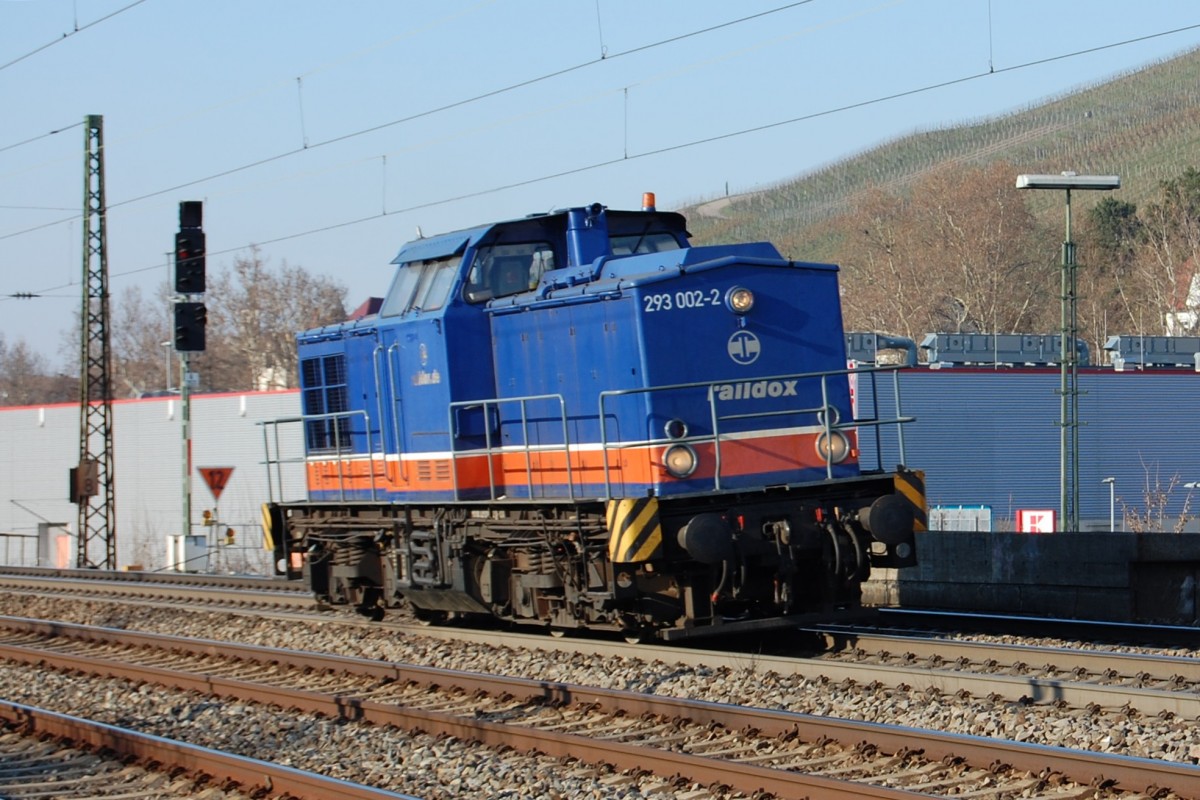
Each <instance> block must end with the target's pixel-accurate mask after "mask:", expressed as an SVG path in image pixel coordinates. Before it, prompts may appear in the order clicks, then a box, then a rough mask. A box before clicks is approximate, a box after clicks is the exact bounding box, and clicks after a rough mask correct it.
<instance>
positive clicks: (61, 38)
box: [0, 0, 146, 71]
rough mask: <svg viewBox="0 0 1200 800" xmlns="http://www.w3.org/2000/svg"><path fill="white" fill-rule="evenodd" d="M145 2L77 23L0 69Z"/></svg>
mask: <svg viewBox="0 0 1200 800" xmlns="http://www.w3.org/2000/svg"><path fill="white" fill-rule="evenodd" d="M144 2H146V0H135V1H134V2H132V3H130V4H129V5H127V6H125V7H124V8H118V9H117V10H116V11H114V12H112V13H111V14H105V15H104V16H103V17H100V18H99V19H95V20H92V21H91V22H89V23H88V24H86V25H84V26H82V27H80V26H79V25H76V26H75V30H72V31H67V32H66V33H64V34H63V35H62V36H60V37H59V38H57V39H54V40H53V41H49V42H46V43H45V44H44V45H42V46H41V47H36V48H34V49H33V50H30V51H29V52H28V53H26V54H25V55H23V56H17V57H16V58H14V59H13V60H12V61H9V62H8V63H7V64H0V71H3V70H6V69H8V68H9V67H11V66H12V65H13V64H19V63H21V62H22V61H24V60H25V59H27V58H29V57H31V56H35V55H37V54H38V53H40V52H42V51H43V50H46V49H48V48H50V47H53V46H54V45H56V44H59V43H60V42H65V41H66V40H67V39H69V38H71V37H72V36H74V35H75V34H77V33H82V32H83V31H86V30H87V29H88V28H91V27H94V26H96V25H99V24H100V23H101V22H104V21H106V20H110V19H112V18H113V17H115V16H117V15H118V14H123V13H125V12H126V11H128V10H129V9H131V8H133V7H134V6H140V5H141V4H142V3H144Z"/></svg>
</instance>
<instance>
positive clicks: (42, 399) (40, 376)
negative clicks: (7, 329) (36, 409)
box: [0, 336, 79, 406]
mask: <svg viewBox="0 0 1200 800" xmlns="http://www.w3.org/2000/svg"><path fill="white" fill-rule="evenodd" d="M78 392H79V382H78V380H72V379H70V378H68V377H66V376H63V375H54V374H51V372H50V370H49V368H48V367H47V364H46V359H45V358H43V357H42V356H40V355H38V354H37V353H35V352H34V351H33V350H32V349H30V347H29V345H28V344H26V342H25V340H24V339H18V340H17V342H16V344H13V345H11V346H10V345H9V344H8V343H7V342H5V341H4V337H3V336H0V405H6V406H28V405H36V404H39V403H64V402H69V401H71V400H76V399H78Z"/></svg>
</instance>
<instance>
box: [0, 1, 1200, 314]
mask: <svg viewBox="0 0 1200 800" xmlns="http://www.w3.org/2000/svg"><path fill="white" fill-rule="evenodd" d="M1197 28H1200V24H1196V25H1188V26H1186V27H1183V28H1176V29H1174V30H1171V31H1164V32H1162V33H1157V34H1150V35H1148V36H1141V37H1138V38H1135V39H1126V40H1123V41H1120V42H1113V43H1111V44H1107V45H1101V46H1099V47H1092V48H1088V49H1085V50H1077V51H1073V52H1070V53H1063V54H1060V55H1057V56H1051V57H1049V58H1042V59H1037V60H1035V61H1027V62H1025V63H1022V64H1014V65H1011V66H1008V67H1002V68H1000V69H996V70H992V69H989V70H988V71H986V72H978V73H974V74H971V75H965V76H962V77H959V78H952V79H950V80H945V81H940V82H938V83H931V84H927V85H925V86H920V87H916V88H913V89H908V90H905V91H902V92H894V93H892V94H888V95H882V96H880V97H875V98H871V99H868V100H863V101H860V102H857V103H848V104H846V105H842V106H836V107H833V108H827V109H824V110H821V111H814V112H812V113H810V114H803V115H800V116H796V117H791V118H788V119H783V120H778V121H776V122H770V123H766V124H764V125H756V126H754V127H751V128H741V129H739V130H735V131H729V132H727V133H722V134H716V135H714V136H706V137H703V138H699V139H692V140H690V141H686V142H679V143H676V144H672V145H667V146H665V147H660V148H656V149H654V150H647V151H645V152H642V153H634V154H632V155H629V154H626V155H623V156H621V157H620V158H610V159H606V160H604V161H597V162H593V163H591V164H584V165H581V166H578V167H573V168H571V169H566V170H560V171H558V172H553V173H547V174H543V175H537V176H534V177H532V178H527V179H524V180H520V181H514V182H511V183H506V184H502V185H499V186H492V187H489V188H486V189H480V190H478V191H475V192H466V193H464V194H458V195H453V196H451V197H443V198H441V199H438V200H430V201H428V202H424V203H417V204H415V205H411V206H406V207H404V208H397V209H392V210H390V211H388V210H383V211H380V212H379V213H376V214H369V215H367V216H363V217H357V218H355V219H349V220H343V221H341V222H334V223H331V224H328V225H322V226H319V227H315V228H309V229H306V230H303V231H297V232H294V233H289V234H284V235H283V236H277V237H275V238H273V239H264V240H259V241H256V242H254V243H253V244H252V245H243V246H239V247H230V248H227V249H225V250H217V251H210V252H209V253H208V255H209V256H220V255H228V254H230V253H237V252H240V251H242V250H245V249H246V248H247V247H251V246H253V247H261V246H263V245H270V244H278V243H280V242H286V241H291V240H294V239H300V238H303V237H305V236H313V235H316V234H319V233H328V232H329V231H334V230H339V229H341V228H349V227H352V226H354V225H361V224H363V223H366V222H371V221H374V220H379V219H384V218H386V217H391V216H396V215H398V214H407V213H411V212H413V211H421V210H424V209H428V208H435V207H437V206H442V205H447V204H450V203H457V202H461V201H463V200H469V199H474V198H477V197H483V196H486V195H489V194H497V193H499V192H504V191H508V190H510V189H517V188H520V187H523V186H529V185H532V184H536V183H543V182H545V181H550V180H555V179H557V178H564V177H568V176H570V175H579V174H581V173H584V172H590V171H592V170H596V169H602V168H604V167H611V166H614V165H616V164H620V163H623V162H627V161H634V160H637V159H643V158H653V157H655V156H660V155H664V154H666V153H671V152H676V151H679V150H685V149H687V148H690V147H698V146H700V145H704V144H711V143H713V142H718V141H723V140H726V139H732V138H736V137H738V136H745V135H748V134H751V133H759V132H761V131H765V130H770V129H772V128H779V127H783V126H786V125H793V124H796V123H798V122H806V121H809V120H813V119H818V118H820V117H825V116H829V115H831V114H839V113H843V112H846V111H851V110H854V109H859V108H865V107H867V106H872V105H878V104H880V103H886V102H889V101H891V100H899V99H901V98H905V97H912V96H915V95H919V94H923V93H926V92H931V91H936V90H938V89H944V88H947V87H950V86H956V85H962V84H966V83H970V82H973V81H977V80H979V79H981V78H987V77H990V76H993V75H997V74H1001V73H1004V72H1014V71H1017V70H1021V69H1028V68H1031V67H1037V66H1041V65H1043V64H1047V63H1051V62H1054V61H1061V60H1063V59H1066V58H1073V57H1076V56H1082V55H1087V54H1089V53H1095V52H1099V51H1102V50H1108V49H1111V48H1114V47H1120V46H1123V45H1128V44H1135V43H1137V42H1141V41H1146V40H1147V39H1154V38H1157V37H1160V36H1168V35H1170V34H1174V33H1182V32H1184V31H1189V30H1195V29H1197ZM189 185H190V184H189ZM125 202H126V203H128V202H132V201H125ZM110 208H111V206H110ZM42 227H45V226H42ZM14 235H16V234H9V236H14ZM3 238H7V237H3V236H0V239H3ZM161 269H162V264H161V263H159V264H153V265H150V266H145V267H138V268H135V269H130V270H126V271H123V272H118V273H114V276H113V277H126V276H129V275H136V274H140V273H143V272H149V271H151V270H161ZM74 285H75V284H74V283H66V284H60V285H58V286H53V287H50V288H47V289H44V290H42V291H40V292H38V293H37V294H42V295H45V294H46V293H48V292H53V291H58V290H61V289H66V288H69V287H71V286H74ZM6 299H8V298H7V297H0V301H3V300H6Z"/></svg>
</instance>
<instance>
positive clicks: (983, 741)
mask: <svg viewBox="0 0 1200 800" xmlns="http://www.w3.org/2000/svg"><path fill="white" fill-rule="evenodd" d="M0 622H3V625H4V626H5V627H9V628H11V629H18V630H22V629H23V630H27V631H29V632H36V633H40V634H41V635H68V634H69V635H71V636H74V637H76V638H81V639H85V640H88V641H95V642H108V643H113V642H122V643H130V644H133V643H139V644H141V646H147V647H156V648H166V647H169V648H170V649H172V650H176V651H181V652H190V653H196V654H208V655H224V656H229V657H237V658H243V659H248V660H255V661H262V662H264V663H276V664H279V665H282V666H288V667H293V668H296V669H303V668H312V669H318V670H328V671H331V672H347V673H351V674H355V675H367V676H371V677H373V678H376V679H380V680H390V681H404V682H413V683H416V684H418V685H425V686H441V687H446V686H456V687H460V688H462V689H463V690H464V691H467V692H476V691H478V692H484V693H487V694H490V695H509V696H512V697H515V698H519V699H529V700H541V701H546V702H553V703H560V704H573V705H595V706H597V707H599V708H602V709H605V710H613V711H615V710H620V711H623V712H624V713H626V714H630V715H641V714H651V715H655V716H659V717H663V718H668V719H688V720H691V721H693V722H695V723H697V724H717V725H721V726H723V727H724V728H726V729H728V730H731V731H737V730H755V731H758V732H760V734H762V735H764V736H768V737H771V736H780V737H782V736H795V735H799V736H800V737H802V738H803V739H805V740H820V739H831V740H834V741H838V742H841V743H843V744H846V745H849V746H854V745H856V744H858V743H861V742H863V741H869V742H871V743H872V744H874V745H875V746H876V747H878V748H879V749H880V750H881V751H883V752H893V753H894V752H902V751H911V750H914V749H919V750H921V751H923V754H924V757H925V758H927V759H930V760H933V761H937V760H941V759H946V758H961V759H964V760H965V761H966V762H967V763H969V764H973V765H976V766H979V767H986V766H988V765H991V764H995V763H997V762H999V763H1004V764H1007V765H1009V766H1011V767H1012V768H1014V769H1018V770H1022V771H1026V772H1030V773H1033V774H1039V773H1042V772H1044V771H1046V770H1050V771H1052V772H1056V773H1060V774H1062V775H1063V776H1065V777H1066V778H1067V779H1069V780H1071V781H1074V782H1076V783H1081V784H1084V785H1087V784H1090V783H1092V782H1094V781H1096V780H1097V779H1098V778H1099V777H1100V776H1103V777H1104V778H1105V779H1107V780H1111V781H1115V782H1116V783H1117V785H1119V786H1120V787H1121V788H1122V789H1127V790H1133V791H1141V792H1147V793H1151V794H1152V793H1153V792H1154V791H1157V790H1159V789H1162V788H1169V789H1171V790H1173V791H1175V792H1176V793H1177V794H1178V795H1180V796H1182V797H1200V768H1198V767H1196V766H1190V765H1183V764H1176V763H1171V762H1166V761H1159V760H1153V759H1145V758H1135V757H1130V756H1119V755H1113V754H1108V753H1097V752H1091V751H1082V750H1068V749H1065V748H1058V747H1048V746H1043V745H1031V744H1026V743H1020V742H1005V741H997V740H994V739H987V738H984V737H980V736H972V735H967V734H950V733H942V732H937V731H929V730H924V729H917V728H909V727H904V726H897V725H885V724H879V723H867V722H857V721H849V720H837V719H830V718H827V717H817V716H812V715H808V714H800V713H795V712H790V711H784V710H774V709H760V708H746V707H743V706H734V705H728V704H722V703H712V702H703V701H694V700H681V699H676V698H669V697H660V696H657V695H648V694H641V693H637V692H628V691H621V690H613V689H599V688H592V687H585V686H578V685H572V684H565V683H558V682H552V681H536V680H527V679H521V678H512V677H505V676H494V675H485V674H481V673H465V672H456V671H453V670H445V669H439V668H436V667H417V666H411V665H402V664H391V663H385V662H379V661H367V660H362V659H355V658H350V657H346V656H336V655H325V654H317V653H309V652H296V651H287V650H279V649H275V648H264V647H257V646H251V645H241V644H229V643H224V642H214V641H203V640H194V639H184V638H177V637H169V636H162V635H158V634H146V633H136V632H130V631H123V630H111V629H97V628H90V627H88V626H77V625H67V624H63V623H55V622H46V621H41V620H24V621H18V620H12V619H10V618H3V619H0ZM0 656H3V657H7V658H12V659H14V660H18V661H24V662H25V663H44V662H47V661H49V660H50V659H52V658H53V659H55V660H58V659H59V658H61V659H62V661H61V662H60V663H62V664H63V665H64V667H66V668H69V669H78V670H81V671H83V672H85V673H93V674H112V675H119V676H123V677H134V676H135V675H136V678H135V679H140V680H146V681H150V682H153V683H164V684H166V685H179V686H183V687H185V688H190V689H195V690H197V691H204V692H207V693H211V694H218V695H221V694H228V695H231V696H240V697H245V698H246V699H252V700H257V701H260V702H266V703H275V704H278V705H280V706H282V707H285V708H287V707H300V708H303V709H304V710H307V711H313V712H317V713H324V714H334V715H337V716H340V717H345V718H348V719H363V720H366V721H370V722H373V723H376V724H393V725H397V726H399V727H403V728H406V729H412V728H420V729H422V730H430V726H434V725H437V726H439V728H438V729H439V730H444V731H445V732H447V733H450V734H451V735H456V736H466V737H467V738H474V739H478V740H479V741H483V742H486V743H489V744H491V743H495V744H496V745H497V746H501V745H509V746H512V745H513V739H514V728H513V727H511V726H504V725H496V724H495V723H487V722H484V721H481V720H468V719H463V718H459V717H454V716H452V715H447V714H441V713H438V712H428V711H420V710H416V709H407V710H406V709H401V708H397V707H395V706H389V705H381V704H378V703H374V702H371V701H368V700H362V699H357V698H353V697H348V696H338V695H322V694H320V693H314V692H307V691H302V690H295V689H276V688H272V687H269V686H266V685H264V684H258V683H252V682H245V681H238V680H229V679H223V678H217V677H213V676H208V675H195V676H185V675H182V674H180V673H178V672H176V671H174V670H167V669H158V668H151V667H135V666H132V665H128V664H124V663H121V662H111V663H110V662H107V661H106V660H105V659H99V658H96V657H95V656H94V655H90V656H85V657H75V656H70V655H60V654H49V653H47V652H46V651H43V650H37V649H33V648H25V647H17V646H11V645H4V646H0ZM544 735H545V734H543V735H542V736H544ZM531 741H532V744H531V748H532V749H536V750H540V751H542V752H551V753H553V754H557V753H559V752H561V753H562V754H564V755H574V756H579V754H581V753H583V752H589V751H591V752H602V753H603V755H602V757H603V758H604V759H605V760H609V759H610V758H611V763H614V764H629V765H630V767H628V768H633V767H637V766H641V767H643V768H646V767H648V765H649V763H650V761H649V759H651V758H652V757H655V758H657V757H659V756H658V753H659V752H666V751H653V750H647V749H646V748H641V747H634V746H630V745H620V746H616V745H617V743H604V744H603V747H605V748H607V747H609V746H610V745H611V746H613V749H612V750H611V752H610V751H609V750H607V749H604V750H598V748H601V743H600V742H598V741H596V740H593V739H589V738H586V737H572V738H571V739H570V740H566V741H565V743H564V744H562V745H561V746H560V745H552V744H551V743H550V742H549V741H544V740H542V739H541V738H540V737H534V738H533V739H532V740H531ZM550 747H553V748H554V749H553V750H548V749H546V748H550ZM626 748H632V749H626ZM652 754H653V755H652ZM674 755H677V756H680V757H681V758H683V755H682V754H674ZM661 758H662V759H664V760H663V761H661V762H658V763H659V765H660V766H659V767H657V768H655V772H658V773H659V774H664V775H669V774H672V773H671V772H670V771H669V770H670V769H680V770H681V769H683V768H684V767H685V765H686V767H687V770H688V774H691V775H700V774H703V775H708V774H723V775H726V776H729V775H733V774H735V773H734V772H733V771H731V770H732V765H733V763H734V762H729V761H715V762H712V760H701V761H699V762H697V763H694V764H693V763H692V762H690V761H678V762H673V761H670V756H665V755H664V756H661ZM686 758H689V759H690V758H697V757H695V756H687V757H686ZM709 762H711V763H709ZM706 764H708V766H706ZM660 769H665V770H668V771H667V772H659V770H660ZM709 769H711V770H714V772H711V773H710V772H707V771H706V770H709ZM760 769H763V768H757V767H755V768H753V769H752V770H751V772H749V773H737V774H744V775H745V776H746V777H747V778H749V779H751V780H752V781H753V780H760V779H762V778H765V775H760V774H759V773H758V772H757V770H760ZM777 773H778V770H767V774H768V775H776V778H775V779H774V780H787V781H788V783H789V786H790V787H791V788H790V789H788V790H787V792H786V793H788V794H791V793H794V792H796V791H797V790H800V789H803V788H804V787H808V788H809V789H810V790H813V791H817V790H818V789H819V790H820V791H822V792H826V791H832V790H831V788H830V787H828V786H825V785H824V784H821V785H820V786H819V787H818V786H816V785H811V784H805V783H796V782H795V781H797V780H800V778H803V777H807V776H800V777H792V776H790V775H788V776H787V777H784V775H786V774H783V775H780V774H777ZM722 782H724V783H730V782H729V781H728V780H724V781H722ZM730 785H733V784H730ZM864 786H865V785H864ZM763 787H764V784H755V785H754V786H748V785H747V786H741V785H735V788H738V789H740V790H745V791H754V790H755V789H757V788H763ZM875 788H879V787H875ZM781 791H782V788H781ZM821 796H832V795H825V794H822V795H821ZM869 796H883V795H869ZM896 796H912V794H911V793H907V794H905V795H896Z"/></svg>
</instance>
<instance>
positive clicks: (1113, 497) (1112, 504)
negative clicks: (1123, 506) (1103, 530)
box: [1100, 477, 1117, 533]
mask: <svg viewBox="0 0 1200 800" xmlns="http://www.w3.org/2000/svg"><path fill="white" fill-rule="evenodd" d="M1100 482H1101V483H1107V484H1108V532H1109V533H1112V532H1113V531H1115V530H1116V529H1117V479H1116V478H1111V477H1110V478H1105V479H1104V480H1102V481H1100Z"/></svg>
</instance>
